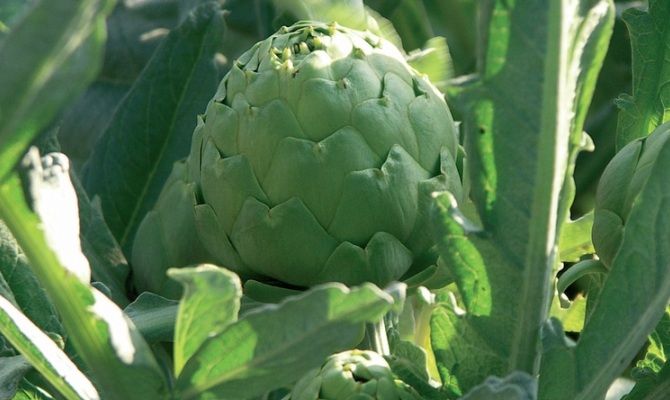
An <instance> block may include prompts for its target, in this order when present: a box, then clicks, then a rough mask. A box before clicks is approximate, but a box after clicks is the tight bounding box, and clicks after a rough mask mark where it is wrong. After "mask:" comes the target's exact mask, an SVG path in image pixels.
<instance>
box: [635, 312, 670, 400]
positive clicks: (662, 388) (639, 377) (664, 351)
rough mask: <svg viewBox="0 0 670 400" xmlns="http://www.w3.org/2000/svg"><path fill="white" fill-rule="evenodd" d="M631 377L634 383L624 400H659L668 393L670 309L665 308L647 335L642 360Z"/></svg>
mask: <svg viewBox="0 0 670 400" xmlns="http://www.w3.org/2000/svg"><path fill="white" fill-rule="evenodd" d="M631 375H632V377H633V378H634V379H635V381H636V382H635V386H634V387H633V389H632V390H631V391H630V393H629V394H628V396H626V397H625V399H626V400H636V399H661V398H662V397H661V396H665V395H666V394H667V393H670V308H666V310H665V313H664V314H663V317H662V318H661V321H660V322H659V323H658V325H656V329H654V332H652V334H651V335H649V345H648V346H647V349H646V352H645V355H644V358H643V359H641V360H640V361H638V362H637V364H636V365H635V368H634V369H633V371H632V373H631Z"/></svg>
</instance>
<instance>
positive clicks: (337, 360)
mask: <svg viewBox="0 0 670 400" xmlns="http://www.w3.org/2000/svg"><path fill="white" fill-rule="evenodd" d="M354 399H355V400H365V399H380V400H420V399H421V397H420V396H419V395H418V394H417V393H416V391H415V390H414V389H412V387H411V386H409V385H407V384H406V383H404V382H402V381H401V380H399V379H397V378H396V377H395V376H394V375H393V372H392V371H391V368H390V367H389V365H388V363H387V362H386V360H385V359H384V357H382V356H381V355H379V354H377V353H375V352H373V351H368V350H351V351H345V352H343V353H338V354H334V355H332V356H330V357H329V358H328V359H327V360H326V362H325V364H324V365H323V366H322V367H321V369H319V370H314V371H312V372H310V373H308V374H307V375H305V376H304V377H303V378H302V379H300V380H299V381H298V382H297V383H296V385H295V386H294V387H293V390H292V391H291V393H290V395H289V396H287V400H354Z"/></svg>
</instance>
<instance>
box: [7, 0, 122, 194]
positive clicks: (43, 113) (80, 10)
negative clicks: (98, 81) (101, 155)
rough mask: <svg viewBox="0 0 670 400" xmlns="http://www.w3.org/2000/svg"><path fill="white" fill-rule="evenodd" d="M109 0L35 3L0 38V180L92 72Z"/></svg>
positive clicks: (97, 60)
mask: <svg viewBox="0 0 670 400" xmlns="http://www.w3.org/2000/svg"><path fill="white" fill-rule="evenodd" d="M113 3H114V2H113V0H62V1H45V0H42V1H39V2H37V3H36V4H35V5H34V6H33V7H32V8H31V9H30V11H29V12H28V13H27V14H26V15H25V17H23V18H22V19H21V20H20V21H19V22H17V24H16V26H14V27H13V28H12V30H11V31H10V32H9V33H8V34H7V36H6V37H5V38H4V39H3V40H2V41H0V87H1V88H2V90H1V91H0V143H2V144H3V145H2V147H0V160H1V161H0V181H2V180H3V179H4V178H5V176H6V175H7V174H8V173H9V172H10V171H11V169H12V168H13V167H14V165H15V164H16V162H17V161H18V160H19V158H20V157H21V156H22V155H23V152H24V151H25V149H26V148H27V146H28V144H29V143H30V142H31V141H32V140H33V139H34V138H35V136H36V135H37V134H38V133H39V132H40V131H41V129H42V128H44V127H45V126H46V124H48V123H49V122H50V121H51V119H52V118H53V117H54V116H55V115H56V113H57V112H58V111H60V109H61V108H62V107H63V105H65V104H66V103H68V102H69V101H71V100H73V99H74V98H75V97H76V96H77V95H78V94H79V93H80V92H81V91H83V90H84V88H85V87H86V85H87V84H88V83H89V82H90V81H91V80H92V79H93V77H94V76H95V75H96V73H97V71H98V68H99V67H100V63H101V56H102V50H103V43H104V41H105V17H106V15H107V14H108V13H109V11H111V6H112V5H113ZM26 49H30V51H26Z"/></svg>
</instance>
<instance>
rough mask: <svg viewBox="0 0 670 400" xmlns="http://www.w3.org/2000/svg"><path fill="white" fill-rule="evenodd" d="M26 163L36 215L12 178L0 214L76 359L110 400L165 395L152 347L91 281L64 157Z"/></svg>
mask: <svg viewBox="0 0 670 400" xmlns="http://www.w3.org/2000/svg"><path fill="white" fill-rule="evenodd" d="M23 163H24V167H25V168H26V170H27V172H26V177H27V178H28V181H27V182H26V187H27V189H28V197H29V198H30V203H31V205H32V209H33V210H35V211H34V212H33V211H32V210H31V209H29V207H28V202H27V201H26V199H25V197H24V194H23V193H22V190H21V189H22V186H21V184H20V183H19V181H18V178H17V177H16V176H15V175H12V179H11V180H9V181H7V182H5V183H4V184H2V185H0V217H2V218H3V220H4V221H5V222H6V224H7V226H8V227H9V228H10V229H11V230H12V233H13V234H14V236H15V237H16V239H17V242H18V243H19V244H20V245H21V248H22V249H23V250H24V251H25V253H26V255H27V257H28V259H29V260H30V266H31V268H32V270H33V272H34V273H35V275H36V276H37V278H38V279H39V281H40V283H41V285H42V286H43V287H44V288H45V290H46V291H47V293H48V294H49V297H50V298H51V299H52V301H53V303H54V305H55V306H56V308H57V309H58V310H59V314H60V316H61V320H62V323H63V326H64V327H65V330H66V332H67V334H68V335H69V339H70V341H71V343H72V344H73V346H74V348H75V349H76V351H77V354H78V356H79V357H80V358H81V359H82V360H83V363H84V364H85V365H86V367H87V368H88V371H89V372H90V373H91V375H92V377H93V379H94V380H95V382H96V384H97V385H99V389H100V390H101V392H102V393H103V396H104V397H106V398H110V399H117V398H118V399H134V398H137V399H151V398H162V397H164V396H165V392H166V391H167V387H166V382H165V378H164V376H163V374H162V371H161V370H160V368H159V367H158V364H157V363H156V360H155V359H154V357H153V354H152V353H151V350H150V349H149V347H148V346H147V344H146V343H145V342H144V341H143V340H142V338H141V336H140V335H139V333H137V332H136V331H135V329H134V327H133V325H132V323H131V322H130V320H129V319H128V318H127V317H126V316H125V315H124V314H123V312H122V311H121V310H120V309H119V308H118V307H117V306H116V305H115V304H114V303H113V302H112V301H111V300H110V299H109V298H107V297H105V296H104V295H102V294H101V293H100V292H99V291H97V290H95V289H94V288H92V287H91V286H90V284H89V279H90V269H89V267H88V262H87V260H86V258H85V257H84V256H83V254H82V253H81V249H80V247H79V223H78V213H77V203H76V197H75V195H74V189H73V188H72V185H71V183H70V181H69V171H68V167H67V159H66V158H65V156H63V155H62V154H60V155H59V154H51V155H49V156H46V157H44V158H43V159H40V158H39V156H38V155H37V154H36V152H35V151H31V152H30V153H29V154H28V156H27V157H26V158H25V159H24V162H23ZM35 213H37V215H36V214H35ZM38 218H39V219H38ZM50 245H52V246H54V247H53V248H50V247H49V246H50Z"/></svg>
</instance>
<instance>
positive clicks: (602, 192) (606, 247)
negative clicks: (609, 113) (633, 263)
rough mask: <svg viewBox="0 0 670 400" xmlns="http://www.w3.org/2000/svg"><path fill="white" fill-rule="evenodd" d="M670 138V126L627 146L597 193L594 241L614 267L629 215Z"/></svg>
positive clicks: (603, 175) (666, 125)
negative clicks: (664, 144)
mask: <svg viewBox="0 0 670 400" xmlns="http://www.w3.org/2000/svg"><path fill="white" fill-rule="evenodd" d="M669 138H670V123H667V124H664V125H661V126H659V127H658V128H656V130H654V131H653V132H652V133H651V134H650V135H649V136H647V137H645V138H640V139H637V140H635V141H633V142H631V143H628V144H627V145H626V146H624V147H623V148H622V149H621V150H620V151H619V152H618V153H617V154H616V156H614V158H613V159H612V161H610V163H609V164H608V165H607V168H605V171H604V172H603V174H602V176H601V178H600V182H599V183H598V189H597V192H596V204H595V211H594V220H593V230H592V240H593V246H594V247H595V249H596V253H597V254H598V257H600V260H601V261H602V262H603V264H604V265H605V266H606V267H611V265H612V262H613V261H614V257H615V256H616V253H617V251H618V250H619V246H620V245H621V240H622V238H623V231H624V228H625V226H626V221H627V219H628V215H629V214H630V212H631V209H632V207H633V204H634V202H635V200H636V198H637V197H638V196H639V194H640V192H641V191H642V188H643V187H644V185H645V183H646V181H647V178H648V177H649V174H650V172H651V167H652V166H653V165H654V160H655V159H656V157H658V154H659V152H660V150H661V148H662V147H663V143H665V141H666V140H668V139H669Z"/></svg>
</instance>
